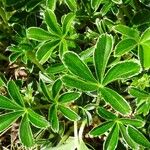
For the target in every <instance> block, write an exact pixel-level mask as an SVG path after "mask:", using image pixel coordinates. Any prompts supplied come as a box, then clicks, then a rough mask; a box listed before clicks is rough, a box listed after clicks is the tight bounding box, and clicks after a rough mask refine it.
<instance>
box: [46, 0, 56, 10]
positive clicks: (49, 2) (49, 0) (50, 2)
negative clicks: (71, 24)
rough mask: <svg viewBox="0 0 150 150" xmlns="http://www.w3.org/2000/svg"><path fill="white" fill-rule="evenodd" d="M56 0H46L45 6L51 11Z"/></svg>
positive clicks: (54, 6)
mask: <svg viewBox="0 0 150 150" xmlns="http://www.w3.org/2000/svg"><path fill="white" fill-rule="evenodd" d="M56 2H57V0H47V3H46V5H47V7H48V8H49V9H51V10H52V11H54V10H55V8H56Z"/></svg>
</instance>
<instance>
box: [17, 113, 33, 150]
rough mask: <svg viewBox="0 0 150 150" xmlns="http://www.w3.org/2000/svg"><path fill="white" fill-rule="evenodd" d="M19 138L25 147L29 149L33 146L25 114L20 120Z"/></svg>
mask: <svg viewBox="0 0 150 150" xmlns="http://www.w3.org/2000/svg"><path fill="white" fill-rule="evenodd" d="M19 138H20V140H21V143H22V144H23V145H24V146H26V147H31V146H33V144H34V139H33V134H32V130H31V127H30V123H29V118H28V115H27V114H25V115H24V116H23V118H22V120H21V124H20V128H19Z"/></svg>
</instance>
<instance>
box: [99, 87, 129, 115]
mask: <svg viewBox="0 0 150 150" xmlns="http://www.w3.org/2000/svg"><path fill="white" fill-rule="evenodd" d="M100 91H101V94H102V96H103V98H104V100H105V101H106V102H108V103H109V104H110V105H111V106H112V107H113V108H114V109H115V110H116V111H118V112H120V113H121V114H123V115H128V114H130V113H131V107H130V105H129V104H128V103H127V102H126V100H125V99H124V98H123V97H122V96H121V95H119V94H118V93H117V92H115V91H114V90H112V89H110V88H106V87H103V88H101V89H100Z"/></svg>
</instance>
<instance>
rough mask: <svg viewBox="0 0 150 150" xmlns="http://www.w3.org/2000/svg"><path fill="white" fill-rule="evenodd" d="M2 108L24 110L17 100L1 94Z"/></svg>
mask: <svg viewBox="0 0 150 150" xmlns="http://www.w3.org/2000/svg"><path fill="white" fill-rule="evenodd" d="M0 108H1V109H6V110H22V109H23V108H22V107H21V106H20V105H18V104H17V103H16V102H15V101H13V100H10V99H8V98H7V97H5V96H2V95H0Z"/></svg>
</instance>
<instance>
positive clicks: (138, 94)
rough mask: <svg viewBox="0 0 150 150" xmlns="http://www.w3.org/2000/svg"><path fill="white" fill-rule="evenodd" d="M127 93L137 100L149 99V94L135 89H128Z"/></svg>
mask: <svg viewBox="0 0 150 150" xmlns="http://www.w3.org/2000/svg"><path fill="white" fill-rule="evenodd" d="M129 93H130V94H131V95H132V96H134V97H137V98H148V97H150V94H149V93H147V92H146V91H143V90H140V89H138V88H135V87H130V88H129Z"/></svg>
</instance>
